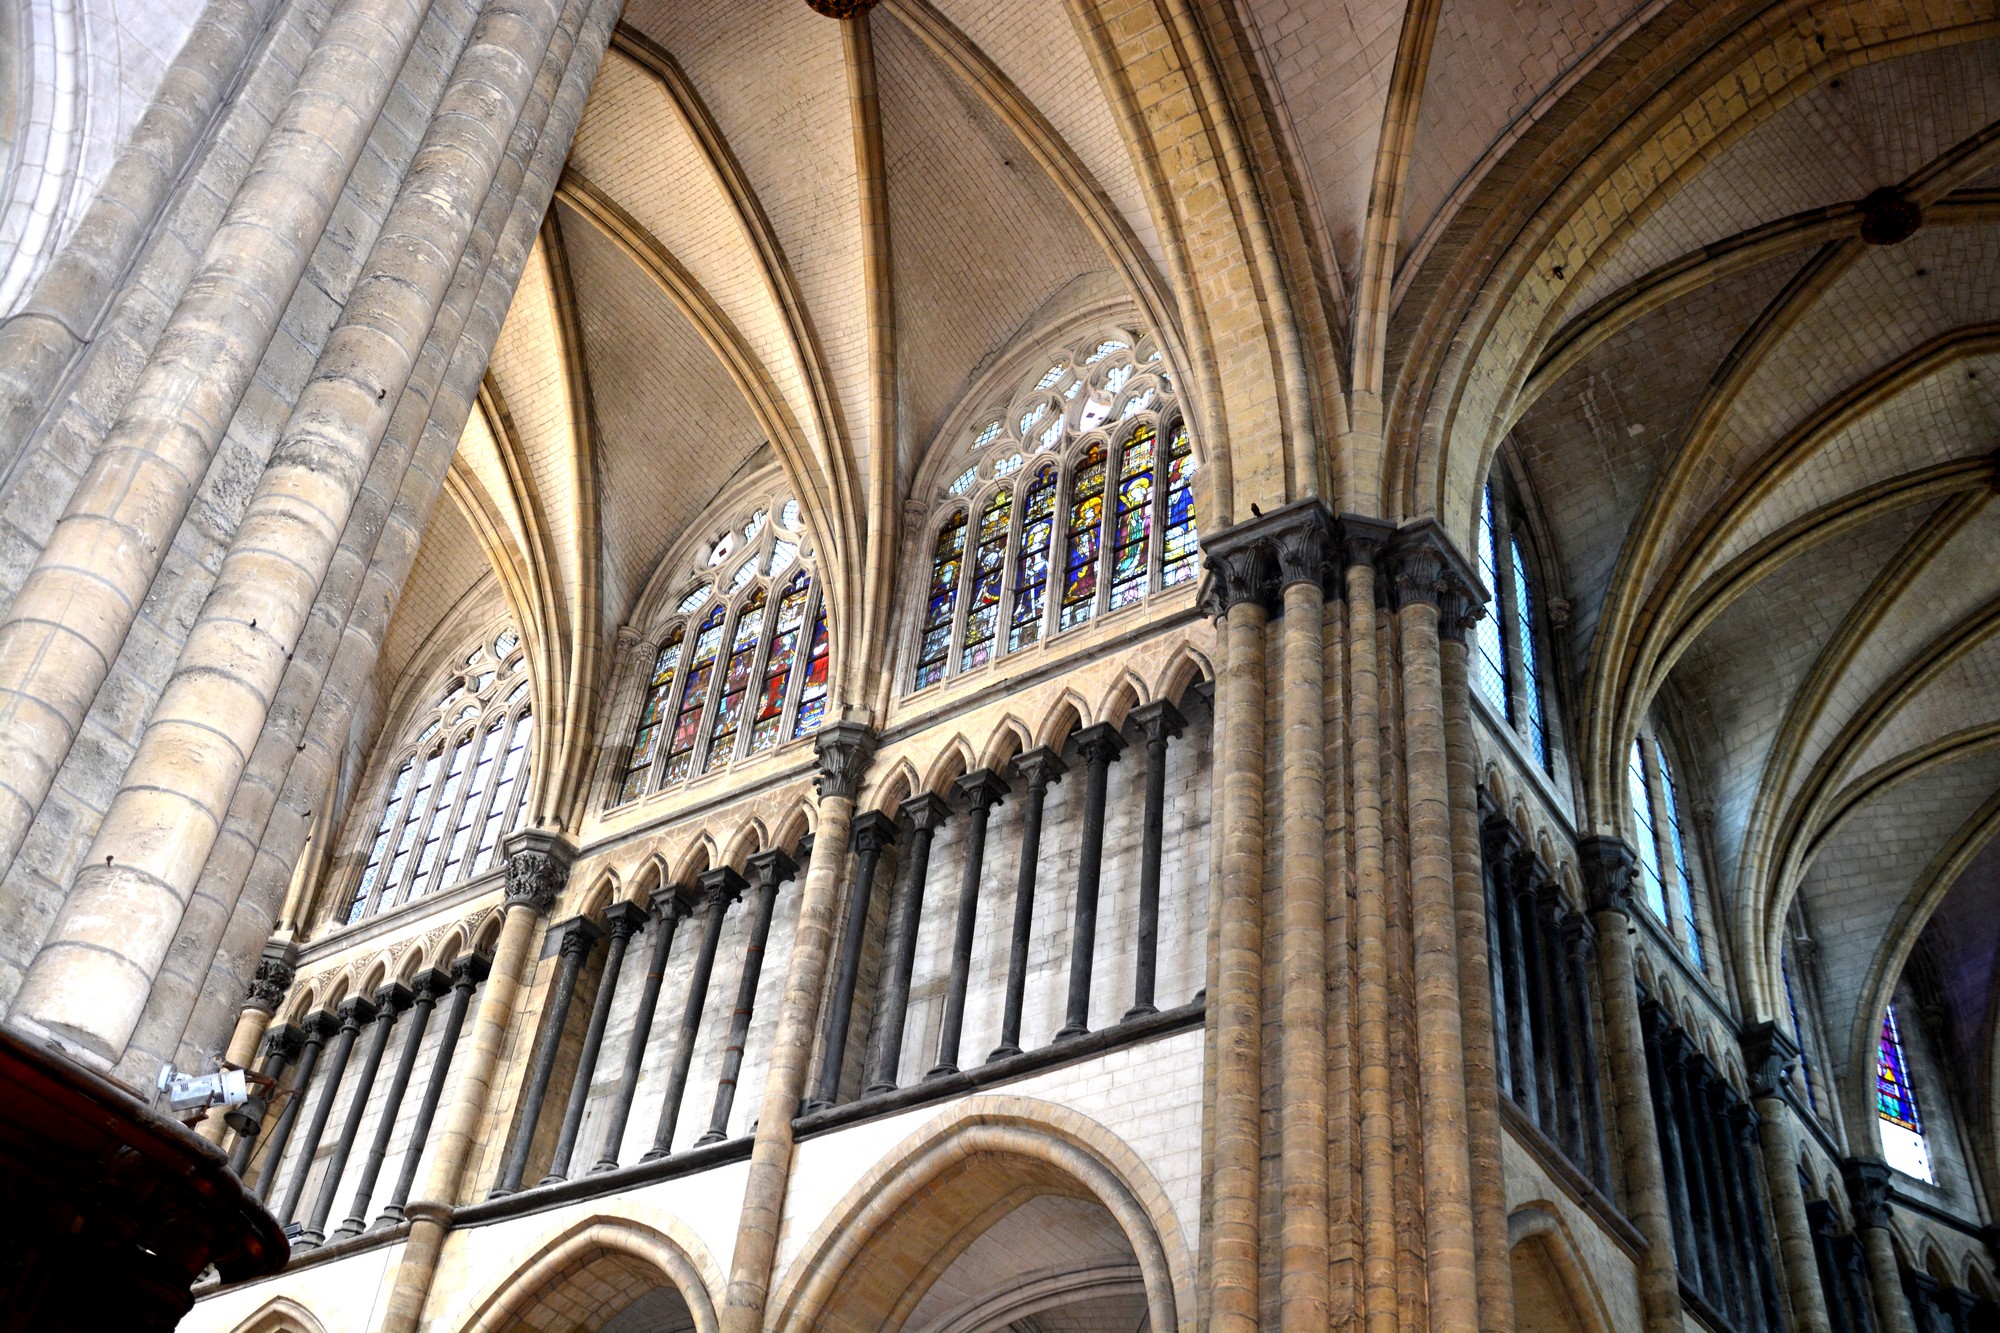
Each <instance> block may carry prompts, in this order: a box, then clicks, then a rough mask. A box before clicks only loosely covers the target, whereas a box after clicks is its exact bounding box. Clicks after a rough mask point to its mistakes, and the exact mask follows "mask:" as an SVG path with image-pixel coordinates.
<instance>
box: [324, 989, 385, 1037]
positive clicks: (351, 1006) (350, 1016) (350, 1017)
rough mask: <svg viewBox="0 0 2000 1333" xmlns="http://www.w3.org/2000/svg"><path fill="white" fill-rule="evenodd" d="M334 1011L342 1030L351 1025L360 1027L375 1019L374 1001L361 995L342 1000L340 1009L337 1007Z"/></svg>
mask: <svg viewBox="0 0 2000 1333" xmlns="http://www.w3.org/2000/svg"><path fill="white" fill-rule="evenodd" d="M333 1012H334V1015H335V1016H336V1017H337V1018H338V1019H339V1021H340V1027H341V1028H342V1030H345V1029H347V1028H351V1027H352V1028H358V1027H360V1026H362V1025H363V1024H364V1023H372V1022H374V1021H375V1003H374V1001H372V1000H368V999H364V998H363V997H361V996H359V995H356V996H353V997H352V998H350V999H346V1000H342V1001H341V1003H340V1007H339V1008H338V1009H335V1010H334V1011H333Z"/></svg>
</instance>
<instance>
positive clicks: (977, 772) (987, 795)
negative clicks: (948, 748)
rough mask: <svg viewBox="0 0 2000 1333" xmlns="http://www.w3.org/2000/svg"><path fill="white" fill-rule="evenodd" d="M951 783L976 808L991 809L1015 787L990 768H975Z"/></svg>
mask: <svg viewBox="0 0 2000 1333" xmlns="http://www.w3.org/2000/svg"><path fill="white" fill-rule="evenodd" d="M951 785H952V786H953V787H955V788H957V790H958V793H959V795H961V796H963V797H965V799H966V800H967V801H969V802H971V804H972V808H973V809H975V810H991V809H992V808H993V807H994V806H996V805H998V804H1000V802H1001V801H1002V800H1003V799H1004V798H1005V797H1006V796H1007V794H1008V793H1009V792H1011V791H1013V788H1012V787H1009V786H1008V785H1007V779H1005V778H1003V777H1001V776H1000V775H999V774H998V773H995V772H994V771H993V770H992V769H990V768H975V769H973V770H972V771H971V772H970V773H966V774H963V775H961V776H960V777H959V779H958V781H956V782H954V783H952V784H951Z"/></svg>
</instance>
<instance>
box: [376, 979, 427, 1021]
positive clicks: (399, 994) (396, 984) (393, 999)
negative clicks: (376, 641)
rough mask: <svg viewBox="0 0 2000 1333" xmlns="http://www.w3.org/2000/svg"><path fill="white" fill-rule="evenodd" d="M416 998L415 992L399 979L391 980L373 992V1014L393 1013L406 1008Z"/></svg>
mask: <svg viewBox="0 0 2000 1333" xmlns="http://www.w3.org/2000/svg"><path fill="white" fill-rule="evenodd" d="M416 1000H417V995H416V992H415V991H413V990H411V989H410V988H409V987H408V986H405V985H404V984H403V983H402V982H400V981H392V982H390V983H389V984H388V985H386V986H384V987H382V989H380V990H378V991H376V992H375V1016H376V1017H377V1018H380V1017H381V1016H383V1015H384V1014H388V1015H391V1016H393V1015H395V1014H400V1013H402V1012H403V1011H404V1010H405V1009H408V1008H409V1007H410V1006H411V1005H412V1004H415V1003H416Z"/></svg>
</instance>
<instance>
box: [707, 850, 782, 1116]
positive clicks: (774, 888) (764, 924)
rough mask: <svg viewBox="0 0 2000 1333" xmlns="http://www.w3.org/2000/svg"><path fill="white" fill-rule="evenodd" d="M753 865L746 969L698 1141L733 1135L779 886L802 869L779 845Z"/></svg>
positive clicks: (738, 985) (754, 858)
mask: <svg viewBox="0 0 2000 1333" xmlns="http://www.w3.org/2000/svg"><path fill="white" fill-rule="evenodd" d="M750 869H751V872H752V874H753V875H754V876H755V878H754V880H753V881H752V882H753V883H755V885H756V886H757V887H756V890H755V893H754V896H753V897H752V899H751V905H750V939H749V942H748V943H747V944H745V945H744V946H743V972H742V975H740V976H739V977H738V978H737V980H736V1008H735V1010H734V1012H732V1013H731V1014H730V1016H729V1041H728V1043H727V1044H726V1045H725V1046H724V1047H723V1048H722V1077H720V1078H718V1079H717V1080H716V1082H715V1107H714V1109H713V1110H711V1111H710V1112H709V1115H708V1132H707V1133H705V1134H703V1135H702V1136H701V1137H700V1138H698V1139H696V1140H695V1142H696V1143H697V1144H702V1143H720V1142H722V1141H723V1140H724V1139H726V1138H728V1137H729V1113H730V1111H731V1110H732V1109H733V1108H734V1107H735V1105H736V1081H737V1079H738V1078H740V1077H741V1076H742V1074H743V1048H744V1047H745V1046H747V1045H748V1044H749V1042H750V1017H751V1014H752V1012H753V1011H754V1010H755V1009H756V1007H757V983H758V981H759V980H760V979H761V978H762V977H763V975H764V946H765V945H766V944H768V943H769V942H770V939H771V916H772V913H773V912H774V911H775V910H776V908H777V904H778V886H779V885H780V884H783V883H784V882H785V881H786V880H788V879H791V878H792V877H793V876H795V875H797V874H798V872H799V868H798V866H797V864H796V863H794V862H793V860H792V858H791V857H789V856H787V855H785V853H783V852H781V851H778V850H776V849H775V848H773V849H771V850H769V851H762V852H758V853H757V854H756V855H754V856H752V857H751V858H750Z"/></svg>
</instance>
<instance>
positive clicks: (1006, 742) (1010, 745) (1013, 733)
mask: <svg viewBox="0 0 2000 1333" xmlns="http://www.w3.org/2000/svg"><path fill="white" fill-rule="evenodd" d="M1032 739H1033V738H1032V736H1031V734H1030V733H1029V731H1028V724H1027V723H1025V722H1023V721H1021V719H1020V718H1018V717H1015V716H1014V715H1013V714H1012V713H1009V714H1008V715H1007V716H1006V717H1004V718H1002V719H1000V725H998V726H996V727H995V728H993V734H992V735H991V736H988V737H987V738H986V748H985V750H983V751H981V752H980V756H979V763H980V767H982V768H990V769H992V770H993V771H994V772H996V773H998V772H999V771H1000V770H1002V769H1004V768H1005V767H1006V766H1007V765H1008V764H1010V763H1012V762H1013V761H1014V756H1015V755H1017V754H1019V753H1021V751H1023V750H1026V749H1028V748H1030V745H1031V742H1032Z"/></svg>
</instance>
